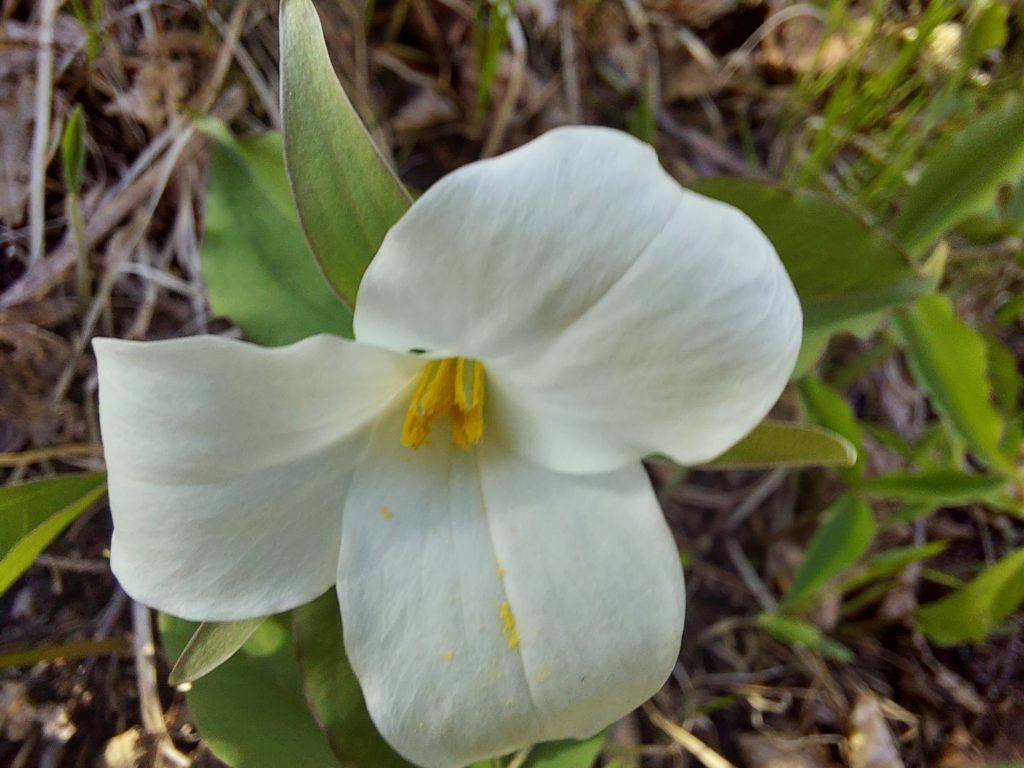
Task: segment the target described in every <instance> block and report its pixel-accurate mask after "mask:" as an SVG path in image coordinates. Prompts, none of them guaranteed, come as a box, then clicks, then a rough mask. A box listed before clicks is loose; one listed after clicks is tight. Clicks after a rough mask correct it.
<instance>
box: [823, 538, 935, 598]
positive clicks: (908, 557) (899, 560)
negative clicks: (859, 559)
mask: <svg viewBox="0 0 1024 768" xmlns="http://www.w3.org/2000/svg"><path fill="white" fill-rule="evenodd" d="M948 547H949V542H946V541H932V542H929V543H928V544H922V545H920V546H907V547H893V548H892V549H890V550H887V551H885V552H880V553H879V554H877V555H875V556H874V557H872V558H871V559H869V560H868V561H867V562H866V563H865V564H864V567H863V570H859V571H858V572H857V573H856V574H854V575H853V576H851V577H850V578H849V579H846V580H845V581H844V582H843V587H842V588H843V591H844V592H846V591H849V590H851V589H856V588H857V587H860V586H863V585H864V584H867V583H868V582H870V581H874V580H875V579H881V578H884V577H886V576H891V575H892V574H894V573H896V572H897V571H899V570H902V569H903V568H906V567H907V566H908V565H910V564H911V563H916V562H918V561H920V560H927V559H928V558H929V557H934V556H935V555H937V554H939V553H940V552H944V551H945V550H946V549H947V548H948Z"/></svg>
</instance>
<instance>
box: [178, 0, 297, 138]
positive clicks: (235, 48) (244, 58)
mask: <svg viewBox="0 0 1024 768" xmlns="http://www.w3.org/2000/svg"><path fill="white" fill-rule="evenodd" d="M192 4H193V5H194V6H195V7H196V8H199V9H202V10H204V11H205V12H206V17H207V18H208V19H209V20H210V23H211V24H213V26H214V27H215V28H216V30H217V32H218V33H219V34H220V36H221V38H222V39H223V40H224V42H225V45H224V46H223V47H222V49H221V50H223V48H230V49H231V51H232V53H233V54H234V57H235V59H237V61H238V66H239V67H241V68H242V72H243V73H244V74H245V76H246V77H247V78H249V82H250V83H251V84H252V88H253V90H254V91H256V96H257V98H259V100H260V103H261V104H262V105H263V109H264V110H265V111H266V113H267V114H268V115H269V116H270V120H271V122H272V123H273V124H274V128H276V129H277V130H281V110H280V108H279V107H278V105H277V93H276V90H275V89H274V88H273V87H271V86H270V84H269V83H267V81H266V80H265V79H264V77H263V73H262V72H261V71H260V68H259V66H257V64H256V62H255V61H254V60H253V58H252V56H250V55H249V52H248V51H247V50H246V49H245V47H244V46H241V45H230V46H229V45H227V40H228V37H229V36H230V31H229V26H230V25H229V24H225V23H224V17H223V16H221V15H220V14H219V13H218V12H217V10H216V9H215V8H212V7H209V6H210V4H209V3H208V2H204V1H203V0H192Z"/></svg>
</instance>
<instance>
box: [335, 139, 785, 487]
mask: <svg viewBox="0 0 1024 768" xmlns="http://www.w3.org/2000/svg"><path fill="white" fill-rule="evenodd" d="M355 328H356V335H357V337H358V338H359V339H360V340H362V341H368V342H370V343H374V344H380V345H382V346H387V347H389V348H392V349H398V350H408V349H414V348H423V349H429V350H438V351H441V352H444V353H448V354H459V355H463V356H465V357H472V358H476V359H479V360H482V361H483V362H484V363H485V365H486V368H487V372H488V379H489V385H490V386H491V391H493V392H494V393H495V397H494V398H493V409H492V410H493V418H494V419H495V420H496V422H498V423H499V424H500V430H501V431H502V433H503V437H504V439H506V440H507V441H508V442H509V445H510V446H511V447H512V448H513V449H514V450H516V451H517V452H519V453H520V454H522V455H524V456H527V457H529V458H530V459H531V460H534V461H539V462H542V463H544V464H545V465H546V466H549V467H552V468H555V469H559V470H563V471H570V472H598V471H605V470H608V469H612V468H615V467H619V466H625V465H627V464H629V463H632V462H633V461H635V460H636V459H638V458H639V457H641V456H644V455H647V454H650V453H664V454H667V455H669V456H670V457H672V458H673V459H675V460H676V461H679V462H681V463H686V464H690V463H697V462H700V461H703V460H706V459H709V458H712V457H714V456H716V455H718V454H719V453H721V452H722V451H723V450H725V449H726V448H728V447H729V446H730V445H732V444H733V443H734V442H736V441H737V440H738V439H739V438H741V437H742V436H743V435H744V434H746V432H748V431H749V430H750V429H751V428H752V427H754V426H755V425H756V424H757V423H758V421H760V420H761V419H762V418H763V417H764V415H765V414H766V413H767V411H768V409H769V408H770V407H771V406H772V404H773V403H774V402H775V400H776V399H777V398H778V396H779V393H780V392H781V391H782V388H783V387H784V386H785V383H786V381H787V379H788V377H789V374H790V372H791V371H792V368H793V365H794V362H795V360H796V355H797V352H798V350H799V347H800V334H801V312H800V306H799V302H798V300H797V297H796V293H795V291H794V289H793V286H792V283H791V282H790V280H789V277H788V276H787V275H786V272H785V270H784V268H783V267H782V264H781V262H780V261H779V258H778V256H777V255H776V253H775V251H774V249H773V248H772V246H771V244H770V243H769V242H768V240H767V239H766V238H765V237H764V235H763V234H762V233H761V232H760V230H758V229H757V227H756V226H755V225H754V224H753V223H752V222H751V221H750V220H749V219H748V218H747V217H746V216H745V215H744V214H742V213H740V212H739V211H737V210H736V209H735V208H732V207H731V206H728V205H725V204H723V203H719V202H717V201H713V200H710V199H708V198H705V197H702V196H700V195H696V194H694V193H691V192H689V191H687V190H684V189H682V188H681V187H680V186H679V185H678V184H677V183H676V182H675V181H674V180H673V179H672V178H671V177H670V176H669V175H668V174H667V173H665V172H664V170H662V168H661V167H660V166H659V165H658V161H657V158H656V156H655V154H654V152H653V150H651V148H650V147H647V146H646V145H644V144H641V143H640V142H638V141H636V140H635V139H632V138H631V137H629V136H627V135H625V134H622V133H618V132H616V131H611V130H608V129H601V128H566V129H559V130H555V131H552V132H550V133H547V134H545V135H544V136H542V137H541V138H540V139H537V140H536V141H534V142H531V143H530V144H527V145H526V146H524V147H522V148H520V149H518V150H515V151H513V152H510V153H508V154H507V155H504V156H502V157H499V158H496V159H493V160H486V161H482V162H479V163H474V164H471V165H468V166H466V167H464V168H461V169H459V170H458V171H456V172H455V173H453V174H451V175H449V176H447V177H445V178H444V179H442V180H441V181H439V182H438V183H437V184H436V185H435V186H434V187H432V188H431V189H430V190H428V191H427V193H426V194H424V195H423V196H422V197H421V198H420V199H419V200H418V201H417V202H416V203H415V204H414V205H413V206H412V208H411V209H410V210H409V212H408V213H407V214H406V215H405V216H404V217H403V218H402V219H401V220H400V221H399V222H398V224H397V225H396V226H395V227H394V228H393V229H392V230H391V231H390V232H389V233H388V236H387V238H386V239H385V241H384V244H383V245H382V246H381V249H380V251H379V252H378V254H377V256H376V258H375V259H374V261H373V263H372V264H371V265H370V268H369V269H368V270H367V273H366V276H365V278H364V280H363V284H362V288H361V289H360V294H359V301H358V304H357V307H356V315H355ZM488 429H490V427H488ZM491 434H493V432H492V433H491Z"/></svg>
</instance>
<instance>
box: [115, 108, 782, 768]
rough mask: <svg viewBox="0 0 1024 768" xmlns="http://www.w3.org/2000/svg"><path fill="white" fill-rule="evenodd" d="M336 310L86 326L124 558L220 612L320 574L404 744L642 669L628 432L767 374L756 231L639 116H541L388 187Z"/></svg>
mask: <svg viewBox="0 0 1024 768" xmlns="http://www.w3.org/2000/svg"><path fill="white" fill-rule="evenodd" d="M354 322H355V336H356V341H348V340H345V339H341V338H336V337H332V336H326V335H322V336H315V337H312V338H309V339H306V340H304V341H301V342H299V343H297V344H293V345H292V346H289V347H285V348H278V349H264V348H260V347H257V346H254V345H251V344H247V343H244V342H237V341H231V340H227V339H223V338H218V337H211V336H201V337H196V338H188V339H181V340H173V341H161V342H151V343H138V342H127V341H118V340H114V339H99V340H97V341H96V343H95V350H96V355H97V359H98V361H99V379H100V417H101V425H102V430H103V438H104V443H105V448H106V458H107V465H108V471H109V482H110V503H111V509H112V512H113V516H114V537H113V544H112V552H111V561H112V566H113V569H114V572H115V573H116V575H117V577H118V579H119V580H120V582H121V584H122V585H123V586H124V589H125V590H126V591H127V592H128V593H129V594H130V595H131V596H132V597H134V598H136V599H137V600H140V601H141V602H144V603H147V604H149V605H152V606H155V607H157V608H159V609H161V610H164V611H167V612H169V613H171V614H175V615H177V616H182V617H185V618H188V619H193V620H212V621H222V620H229V619H242V618H248V617H257V616H264V615H268V614H272V613H275V612H278V611H283V610H286V609H289V608H293V607H295V606H298V605H301V604H303V603H305V602H308V601H310V600H312V599H314V598H316V597H317V596H319V595H320V594H322V593H323V592H325V591H326V590H327V589H329V588H330V587H331V586H332V585H336V586H337V590H338V598H339V601H340V605H341V612H342V618H343V622H344V634H345V637H344V641H345V649H346V651H347V653H348V657H349V660H350V661H351V664H352V667H353V669H354V670H355V673H356V675H357V676H358V678H359V682H360V683H361V686H362V689H363V693H364V694H365V697H366V703H367V707H368V709H369V711H370V714H371V716H372V718H373V720H374V722H375V724H376V725H377V727H378V729H379V730H380V732H381V733H382V735H383V736H384V737H385V738H386V739H387V740H388V741H389V742H390V743H391V744H392V745H393V746H394V747H395V748H396V749H397V750H398V751H399V752H400V753H401V754H402V755H403V756H404V757H406V758H407V759H409V760H411V761H413V762H415V763H418V764H420V765H423V766H430V767H434V766H437V767H439V768H449V767H451V766H461V765H465V764H467V763H469V762H472V761H474V760H477V759H481V758H486V757H491V756H495V755H499V754H505V753H508V752H511V751H513V750H516V749H519V748H521V747H524V746H526V745H529V744H532V743H535V742H540V741H546V740H552V739H559V738H566V737H577V738H583V737H588V736H590V735H592V734H594V733H595V732H597V731H598V730H599V729H601V728H603V727H604V726H606V725H607V724H608V723H610V722H612V721H614V720H616V719H617V718H619V717H621V716H622V715H624V714H626V713H628V712H629V711H630V710H632V709H633V708H634V707H636V706H637V705H639V704H640V703H641V702H643V701H644V700H645V699H647V698H648V697H649V696H651V695H652V694H653V693H654V692H655V691H657V690H658V688H659V687H660V686H661V685H662V684H663V683H664V681H665V679H666V678H667V677H668V675H669V674H670V672H671V670H672V668H673V665H674V664H675V662H676V658H677V656H678V653H679V646H680V639H681V635H682V631H683V613H684V590H683V577H682V569H681V566H680V559H679V554H678V551H677V549H676V546H675V544H674V542H673V539H672V536H671V534H670V532H669V530H668V527H667V526H666V524H665V521H664V519H663V517H662V515H661V512H660V510H659V507H658V504H657V502H656V500H655V497H654V494H653V492H652V489H651V486H650V483H649V480H648V478H647V476H646V474H645V472H644V470H643V467H642V465H641V463H640V462H641V459H642V458H643V457H644V456H647V455H650V454H653V453H659V454H662V455H665V456H668V457H670V458H671V459H673V460H674V461H676V462H679V463H680V464H684V465H687V464H695V463H699V462H702V461H705V460H708V459H711V458H713V457H715V456H717V455H719V454H721V453H722V452H723V451H724V450H725V449H727V448H729V447H730V446H731V445H733V444H734V443H735V442H736V441H737V440H739V439H740V438H742V437H743V436H744V435H745V434H746V433H747V432H748V431H749V430H750V429H752V428H753V427H754V426H755V425H756V424H757V423H758V422H759V421H760V420H761V419H762V418H763V417H764V416H765V414H766V413H767V412H768V410H769V408H770V407H771V406H772V404H773V403H774V402H775V400H776V399H777V397H778V396H779V394H780V392H781V391H782V389H783V387H784V386H785V383H786V380H787V378H788V376H789V374H790V372H791V371H792V369H793V366H794V363H795V360H796V355H797V351H798V348H799V346H800V336H801V312H800V306H799V303H798V300H797V297H796V294H795V292H794V290H793V286H792V284H791V282H790V280H789V277H788V276H787V275H786V272H785V270H784V269H783V267H782V264H781V263H780V261H779V258H778V256H777V255H776V253H775V251H774V249H773V248H772V246H771V244H770V243H769V241H768V240H767V239H766V238H765V237H764V235H763V234H762V233H761V232H760V231H759V230H758V229H757V227H756V226H755V225H754V224H753V223H752V222H751V221H750V220H749V219H748V218H747V217H746V216H744V215H743V214H742V213H740V212H739V211H737V210H735V209H734V208H732V207H730V206H728V205H725V204H723V203H720V202H716V201H713V200H709V199H707V198H704V197H702V196H700V195H697V194H694V193H692V192H689V191H687V190H685V189H683V188H681V187H680V186H679V185H678V184H677V183H676V182H675V181H674V180H673V179H672V178H671V177H670V176H669V175H668V174H667V173H665V171H663V170H662V168H661V167H660V165H659V164H658V161H657V158H656V155H655V153H654V151H653V150H652V149H651V148H650V147H648V146H646V145H644V144H642V143H640V142H639V141H636V140H635V139H633V138H631V137H629V136H627V135H626V134H623V133H619V132H616V131H613V130H609V129H603V128H563V129H558V130H554V131H551V132H549V133H547V134H545V135H544V136H542V137H541V138H539V139H537V140H535V141H533V142H531V143H529V144H527V145H525V146H523V147H521V148H520V149H517V150H515V151H512V152H509V153H508V154H505V155H503V156H501V157H498V158H495V159H490V160H484V161H480V162H476V163H472V164H470V165H468V166H465V167H463V168H461V169H459V170H457V171H455V172H454V173H452V174H450V175H448V176H446V177H445V178H443V179H442V180H441V181H439V182H438V183H437V184H435V185H434V186H433V187H432V188H431V189H430V190H428V191H427V192H426V193H425V194H424V195H423V196H422V197H421V198H419V199H418V200H417V201H416V202H415V204H413V206H412V207H411V208H410V209H409V211H408V212H407V213H406V214H405V215H404V216H403V217H402V219H401V220H400V221H399V222H398V223H397V224H396V225H395V226H394V227H393V228H392V229H391V230H390V232H389V233H388V235H387V237H386V239H385V240H384V243H383V244H382V246H381V248H380V250H379V252H378V253H377V255H376V257H375V258H374V260H373V262H372V263H371V265H370V267H369V268H368V270H367V272H366V274H365V276H364V278H363V281H362V285H361V288H360V292H359V298H358V303H357V306H356V311H355V321H354ZM421 350H422V351H425V352H424V353H422V354H419V353H418V352H419V351H421Z"/></svg>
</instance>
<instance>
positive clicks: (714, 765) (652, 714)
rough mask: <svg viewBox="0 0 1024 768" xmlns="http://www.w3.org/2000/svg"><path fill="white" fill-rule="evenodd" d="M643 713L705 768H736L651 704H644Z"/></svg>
mask: <svg viewBox="0 0 1024 768" xmlns="http://www.w3.org/2000/svg"><path fill="white" fill-rule="evenodd" d="M644 712H646V713H647V717H649V718H650V719H651V722H652V723H654V724H655V725H656V726H657V727H658V728H659V729H660V730H661V731H663V732H664V733H666V734H667V735H668V736H669V737H671V739H672V740H673V741H674V742H675V743H676V744H678V745H679V746H680V747H682V748H683V749H685V750H686V751H687V752H689V753H690V754H691V755H693V756H694V757H695V758H697V759H698V760H700V761H701V762H702V763H704V765H705V766H707V768H736V766H735V765H733V764H732V763H730V762H729V761H728V760H726V759H725V758H724V757H722V756H721V755H720V754H718V753H717V752H715V750H713V749H712V748H711V747H709V746H708V745H707V744H705V743H704V742H703V741H701V740H700V739H698V738H697V737H696V736H694V735H693V734H692V733H690V732H689V731H688V730H686V729H685V728H683V726H681V725H677V724H676V723H673V722H672V721H671V720H669V719H668V718H667V717H665V716H664V715H663V714H661V712H660V711H659V710H658V708H657V707H655V706H654V705H653V704H651V703H650V702H648V703H647V704H644Z"/></svg>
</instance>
